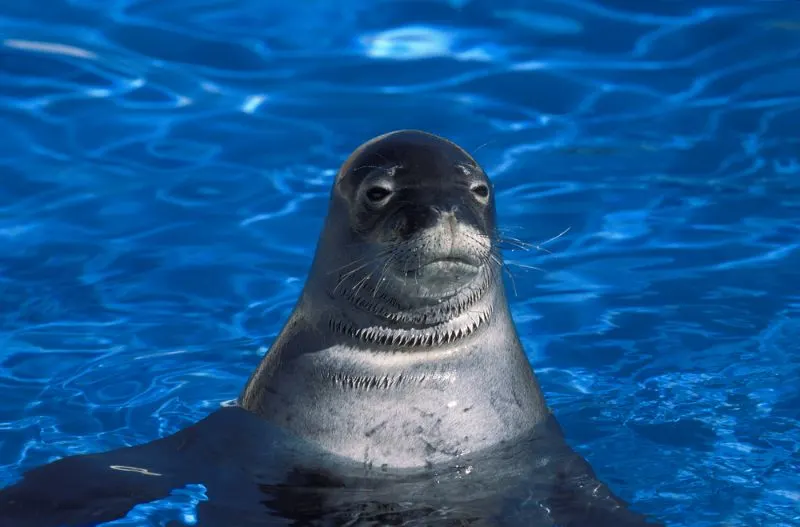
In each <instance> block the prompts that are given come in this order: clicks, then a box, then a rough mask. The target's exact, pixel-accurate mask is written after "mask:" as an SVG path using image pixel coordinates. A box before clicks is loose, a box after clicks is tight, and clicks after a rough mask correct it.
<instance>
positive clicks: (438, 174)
mask: <svg viewBox="0 0 800 527" xmlns="http://www.w3.org/2000/svg"><path fill="white" fill-rule="evenodd" d="M501 266H502V259H501V257H500V254H499V251H498V248H497V233H496V225H495V202H494V196H493V191H492V187H491V185H490V183H489V181H488V179H487V177H486V174H485V173H484V172H483V170H482V169H481V168H480V166H479V165H478V164H477V163H476V162H475V161H474V160H473V159H472V157H470V156H469V154H467V153H466V152H465V151H464V150H462V149H461V148H460V147H458V146H457V145H455V144H453V143H452V142H450V141H447V140H445V139H443V138H440V137H437V136H434V135H431V134H428V133H424V132H419V131H398V132H393V133H390V134H386V135H383V136H380V137H377V138H375V139H373V140H371V141H369V142H367V143H365V144H364V145H362V146H361V147H359V148H358V149H357V150H356V151H355V152H354V153H353V154H352V155H351V156H350V157H349V158H348V160H347V161H346V162H345V163H344V165H343V166H342V168H341V170H340V172H339V174H338V175H337V177H336V181H335V184H334V186H333V191H332V194H331V198H330V209H329V212H328V216H327V219H326V222H325V225H324V228H323V231H322V235H321V237H320V240H319V243H318V246H317V251H316V254H315V257H314V262H313V264H312V268H311V271H310V273H309V277H308V279H307V282H306V284H305V287H304V289H303V291H302V293H301V296H300V298H299V300H298V302H297V304H296V307H295V309H294V310H293V312H292V314H291V316H290V318H289V320H288V322H287V323H286V325H285V326H284V328H283V330H282V331H281V333H280V334H279V336H278V337H277V339H276V340H275V342H274V343H273V345H272V347H271V348H270V350H269V352H268V353H267V354H266V356H265V357H264V359H263V360H262V361H261V363H260V364H259V366H258V367H257V369H256V370H255V371H254V373H253V374H252V376H251V377H250V379H249V380H248V382H247V384H246V386H245V388H244V390H243V392H242V394H241V395H240V397H239V401H238V406H235V407H226V408H222V409H220V410H217V411H215V412H213V413H212V414H211V415H209V416H208V417H206V418H205V419H203V420H201V421H200V422H198V423H196V424H194V425H192V426H190V427H188V428H185V429H183V430H181V431H179V432H177V433H175V434H173V435H171V436H167V437H165V438H162V439H158V440H156V441H153V442H151V443H147V444H144V445H139V446H134V447H128V448H121V449H118V450H113V451H110V452H104V453H98V454H88V455H81V456H72V457H68V458H65V459H61V460H59V461H56V462H54V463H51V464H48V465H44V466H42V467H38V468H35V469H33V470H31V471H29V472H28V473H26V474H25V476H24V478H23V479H22V480H21V481H20V482H18V483H16V484H15V485H12V486H10V487H8V488H6V489H3V490H2V491H0V526H2V527H5V526H6V525H9V526H10V525H13V526H14V527H33V526H37V527H39V526H41V527H45V526H54V525H87V524H90V522H100V521H110V520H113V519H116V518H120V517H123V516H124V515H125V514H126V513H127V512H128V511H129V510H130V509H131V508H132V507H133V506H134V505H136V504H138V503H143V502H148V501H153V500H157V499H159V498H162V497H165V496H167V495H169V494H170V493H171V492H173V491H175V490H176V489H179V488H181V487H184V486H186V485H189V484H194V485H202V487H203V492H204V493H205V494H206V497H205V500H200V501H201V503H200V505H199V506H198V512H197V520H198V525H202V526H226V527H227V526H229V525H238V526H249V525H253V526H255V525H285V524H287V521H294V522H296V523H292V524H303V525H345V524H346V525H385V524H392V525H395V524H404V525H424V526H430V525H473V526H488V525H492V526H496V525H507V526H510V527H515V526H537V527H542V526H552V525H559V526H581V527H601V526H614V527H623V526H630V527H633V526H638V527H641V526H646V525H647V526H650V525H656V524H652V523H648V522H647V521H646V519H645V518H644V517H642V516H641V515H639V514H637V513H635V512H633V511H631V510H629V509H628V508H627V507H626V506H625V504H624V502H623V501H622V500H620V499H619V498H617V497H616V496H615V495H614V494H613V493H612V492H611V491H610V490H609V489H608V487H607V486H606V485H604V484H603V483H601V482H600V481H598V480H597V479H596V478H595V475H594V473H593V471H592V469H591V467H590V466H589V464H588V463H587V462H586V461H585V460H583V458H581V457H580V456H579V455H578V454H577V453H575V452H574V451H573V450H572V449H571V448H570V447H569V446H568V445H567V443H566V442H565V440H564V438H563V434H562V432H561V429H560V427H559V426H558V423H557V421H556V419H555V418H554V416H553V415H552V414H551V412H550V410H549V409H548V408H547V406H546V404H545V401H544V397H543V395H542V392H541V389H540V388H539V385H538V382H537V381H536V378H535V376H534V374H533V370H532V368H531V366H530V364H529V363H528V361H527V359H526V358H525V354H524V352H523V349H522V346H521V343H520V340H519V337H518V335H517V332H516V328H515V326H514V323H513V321H512V319H511V316H510V313H509V309H508V305H507V301H506V297H505V292H504V291H505V290H504V287H503V284H502V276H501Z"/></svg>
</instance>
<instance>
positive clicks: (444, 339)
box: [328, 270, 493, 351]
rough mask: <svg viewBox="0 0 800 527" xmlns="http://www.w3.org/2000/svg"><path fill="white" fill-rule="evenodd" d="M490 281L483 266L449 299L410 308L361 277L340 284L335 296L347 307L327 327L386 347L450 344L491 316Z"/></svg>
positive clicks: (479, 327) (471, 333)
mask: <svg viewBox="0 0 800 527" xmlns="http://www.w3.org/2000/svg"><path fill="white" fill-rule="evenodd" d="M491 283H492V276H491V272H488V270H485V271H484V272H482V273H481V276H480V277H479V278H477V279H476V280H475V283H474V284H471V285H469V286H466V287H464V288H462V289H461V290H460V291H458V292H457V293H455V294H453V295H452V296H450V297H448V298H442V299H437V300H435V301H433V302H432V303H430V304H426V305H422V306H417V307H410V306H404V305H403V304H401V303H400V302H399V301H398V300H397V299H396V298H394V297H393V296H392V295H390V294H388V293H387V292H385V291H381V290H380V289H379V284H380V282H379V284H378V285H377V286H376V285H373V284H372V283H366V282H365V281H362V282H361V283H360V284H359V285H357V286H356V287H345V288H339V293H338V296H340V297H341V298H343V299H345V300H346V301H347V302H348V303H349V305H350V306H351V309H350V310H348V311H349V313H348V312H344V313H339V314H337V315H336V316H331V317H330V318H329V319H328V327H329V329H331V330H332V331H334V332H336V333H338V334H341V335H344V336H346V337H348V338H350V339H353V340H355V341H357V342H358V343H360V344H369V345H371V346H373V347H378V348H380V347H386V348H388V349H389V350H395V349H397V348H404V349H405V350H406V351H409V350H411V351H413V350H414V349H415V348H422V349H427V348H430V347H433V346H442V345H447V344H453V343H456V342H459V341H462V340H464V339H466V338H468V337H470V336H472V335H474V334H475V333H476V332H478V331H479V330H480V329H481V328H482V327H484V326H485V325H486V324H487V323H488V322H489V320H490V319H491V317H492V312H493V309H492V302H491V301H487V298H486V296H487V293H488V292H489V291H490V290H491V287H490V286H491ZM339 284H340V285H341V282H339ZM332 294H334V293H332ZM357 320H361V321H363V322H362V323H358V322H356V321H357Z"/></svg>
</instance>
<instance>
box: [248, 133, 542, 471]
mask: <svg viewBox="0 0 800 527" xmlns="http://www.w3.org/2000/svg"><path fill="white" fill-rule="evenodd" d="M329 207H330V208H329V211H328V214H327V217H326V220H325V224H324V227H323V230H322V234H321V237H320V239H319V242H318V245H317V251H316V254H315V257H314V261H313V263H312V266H311V271H310V273H309V276H308V279H307V281H306V283H305V287H304V289H303V292H302V294H301V296H300V299H299V301H298V303H297V305H296V307H295V309H294V311H293V313H292V314H291V316H290V317H289V320H288V322H287V324H286V326H285V327H284V328H283V331H282V332H281V333H280V334H279V336H278V337H277V340H276V341H275V342H274V344H273V346H272V348H271V349H270V350H269V353H267V355H266V356H265V358H264V360H263V361H262V363H261V364H260V366H259V367H258V368H257V370H256V371H255V373H254V374H253V375H252V377H251V378H250V380H249V382H248V383H247V385H246V387H245V390H244V393H243V394H242V396H241V399H240V404H241V406H242V407H243V408H246V409H248V410H250V411H252V412H255V413H257V414H259V415H261V416H263V417H265V418H267V419H269V420H271V421H273V422H275V423H277V424H279V425H280V426H281V427H284V428H286V429H288V430H291V431H292V432H294V433H295V434H297V435H299V436H302V437H304V438H306V439H308V440H311V441H313V442H315V443H317V444H318V445H319V446H320V447H322V448H323V449H325V450H328V451H330V452H333V453H335V454H337V455H340V456H343V457H347V458H351V459H356V460H359V461H362V462H364V463H365V464H367V465H374V466H384V465H386V466H392V467H419V466H429V465H432V464H437V463H442V462H448V461H452V460H454V459H457V458H458V457H459V456H462V455H463V454H465V453H468V452H475V451H478V450H481V449H485V448H488V447H491V446H492V445H496V444H498V443H502V442H504V441H513V440H514V439H515V438H516V437H518V436H520V435H522V434H524V433H526V432H527V431H529V430H530V429H531V427H532V426H533V425H535V424H536V423H538V422H541V421H542V420H543V419H544V418H545V417H547V416H548V414H549V411H548V409H547V407H546V405H545V403H544V397H543V396H542V392H541V389H540V388H539V385H538V383H537V382H536V379H535V377H534V375H533V372H532V370H531V367H530V365H529V363H528V361H527V359H526V357H525V354H524V351H523V349H522V345H521V344H520V340H519V338H518V336H517V332H516V329H515V326H514V323H513V322H512V319H511V315H510V312H509V309H508V303H507V300H506V297H505V292H504V287H503V282H502V260H501V257H500V254H499V251H498V248H497V243H496V240H497V232H496V220H495V218H496V213H495V200H494V196H493V190H492V187H491V184H490V182H489V180H488V178H487V177H486V174H485V173H484V171H483V170H482V169H481V167H480V166H479V165H478V163H477V162H476V161H475V160H474V159H473V158H472V157H471V156H470V155H469V154H468V153H467V152H465V151H464V150H462V149H461V148H460V147H459V146H457V145H455V144H454V143H452V142H450V141H447V140H445V139H443V138H440V137H438V136H434V135H431V134H428V133H424V132H419V131H398V132H393V133H389V134H386V135H382V136H379V137H376V138H375V139H373V140H371V141H369V142H367V143H366V144H364V145H362V146H361V147H359V148H358V149H357V150H356V151H355V152H354V153H353V154H352V155H351V156H350V157H349V158H348V159H347V161H346V162H345V163H344V165H343V166H342V168H341V170H340V171H339V174H338V176H337V178H336V181H335V184H334V188H333V192H332V195H331V200H330V206H329Z"/></svg>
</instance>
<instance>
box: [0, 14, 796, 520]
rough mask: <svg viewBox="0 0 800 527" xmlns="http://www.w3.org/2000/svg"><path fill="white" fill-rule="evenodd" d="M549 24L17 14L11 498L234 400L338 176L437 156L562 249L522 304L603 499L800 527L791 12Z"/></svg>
mask: <svg viewBox="0 0 800 527" xmlns="http://www.w3.org/2000/svg"><path fill="white" fill-rule="evenodd" d="M527 4H530V5H535V6H536V7H535V8H533V7H527V6H526V3H525V2H522V1H517V2H512V1H507V2H498V1H494V0H492V1H491V2H490V1H488V0H486V1H469V0H460V1H457V0H451V1H450V2H444V1H441V2H436V1H407V2H391V1H382V2H378V1H361V0H348V2H346V3H345V2H342V1H339V0H316V1H313V2H311V1H308V2H299V3H298V2H265V1H263V0H262V1H256V0H250V1H246V0H240V1H237V2H221V1H217V2H214V1H210V0H206V1H200V0H181V1H175V2H155V1H139V2H135V1H128V2H126V1H119V0H116V1H112V0H103V1H100V0H72V1H56V0H48V1H46V2H44V1H42V2H36V3H33V2H31V3H24V2H11V1H10V0H6V1H4V2H2V3H0V29H1V30H2V31H1V32H0V36H1V37H2V47H0V127H2V130H3V140H2V141H0V167H1V168H0V170H2V174H3V176H2V178H0V242H1V243H2V251H3V252H2V259H0V281H1V282H2V286H1V287H2V295H1V296H0V305H1V306H2V307H1V308H0V339H2V340H1V341H0V342H2V344H0V345H1V346H2V347H1V348H0V393H2V398H0V429H1V430H2V433H0V486H3V485H6V484H8V483H10V482H12V481H14V480H16V479H17V478H18V477H19V476H20V474H21V473H22V472H23V471H24V470H26V469H29V468H31V467H33V466H36V465H40V464H43V463H46V462H48V461H51V460H55V459H56V458H59V457H62V456H66V455H71V454H80V453H86V452H93V451H98V450H108V449H112V448H117V447H120V446H123V445H132V444H137V443H143V442H147V441H150V440H153V439H155V438H157V437H161V436H165V435H168V434H171V433H173V432H175V431H177V430H179V429H180V428H183V427H185V426H187V425H189V424H190V423H192V422H194V421H197V420H198V419H200V418H202V417H203V416H205V415H207V414H209V413H210V412H212V411H213V410H214V409H216V408H218V407H219V406H220V405H221V404H223V403H224V402H226V401H230V400H232V399H234V398H235V397H236V396H237V394H238V393H239V390H240V389H241V387H242V385H243V384H244V382H245V380H246V377H247V376H248V374H249V373H250V371H251V370H252V369H253V367H254V366H255V365H256V364H257V362H258V360H259V358H260V357H261V355H262V354H263V353H264V352H265V351H266V349H267V347H268V346H269V343H270V341H271V339H272V338H273V337H274V336H275V334H276V332H277V331H278V330H279V328H280V327H281V325H282V323H283V321H284V320H285V319H286V317H287V315H288V313H289V310H290V309H291V307H292V305H293V303H294V302H295V300H296V298H297V295H298V292H299V290H300V288H301V286H302V283H303V280H304V277H305V274H306V272H307V270H308V267H309V264H310V257H311V255H312V252H313V248H314V245H315V243H316V237H317V234H318V232H319V229H320V227H321V222H322V218H323V214H324V213H325V210H326V206H327V197H328V192H329V189H330V184H331V182H332V176H333V173H334V171H335V170H336V169H337V167H338V165H339V164H340V163H341V162H342V161H343V159H344V158H345V157H346V156H347V154H348V153H349V151H350V150H352V149H353V148H355V147H356V146H357V145H358V144H359V143H360V142H362V141H364V140H366V139H368V138H370V137H372V136H374V135H377V134H380V133H383V132H386V131H389V130H392V129H398V128H421V129H425V130H428V131H431V132H434V133H438V134H442V135H445V136H447V137H449V138H451V139H453V140H455V141H456V142H458V143H459V144H461V145H462V146H464V147H465V148H467V149H468V150H470V151H471V152H474V153H475V156H476V158H477V159H478V160H479V162H480V163H482V164H483V165H484V166H485V168H486V169H487V171H488V172H489V173H490V175H491V177H492V178H493V179H494V181H495V183H496V187H497V193H498V194H497V195H498V208H499V211H500V218H499V219H500V222H501V224H502V225H503V226H504V227H505V228H506V230H507V231H509V232H511V233H512V234H513V235H514V236H516V237H518V238H521V239H523V240H526V241H528V242H531V243H537V242H543V241H545V240H547V239H549V238H551V237H553V236H555V235H557V234H559V233H560V232H562V231H564V230H565V229H567V228H569V231H568V232H567V234H566V235H564V236H563V237H561V238H559V239H558V240H556V241H554V242H552V243H550V244H547V245H546V248H547V249H549V250H550V251H552V254H547V253H546V252H544V251H528V252H508V253H507V254H506V258H507V259H508V260H509V261H510V262H512V265H511V270H512V272H513V280H510V279H509V286H510V288H511V289H513V290H515V291H514V292H515V293H516V294H515V296H513V298H512V309H513V313H514V316H515V319H516V321H517V324H518V327H519V330H520V332H521V335H522V337H523V339H524V342H525V345H526V347H527V350H528V353H529V356H530V359H531V361H532V363H533V365H534V367H535V368H536V371H537V373H538V376H539V378H540V381H541V383H542V385H543V388H544V389H545V391H546V394H547V396H548V400H549V403H550V405H551V406H552V407H553V408H554V409H555V412H556V414H557V415H558V416H559V419H560V420H561V422H562V424H563V426H564V428H565V432H566V434H567V437H568V438H569V440H570V443H571V444H572V445H573V446H574V447H575V448H576V449H577V450H578V451H580V452H581V453H582V454H583V455H584V456H585V457H586V458H587V459H588V460H589V461H590V462H591V463H592V465H593V466H594V468H595V470H596V472H597V473H598V475H599V476H600V477H601V478H602V479H604V480H605V481H607V482H609V484H610V485H611V486H612V487H613V488H614V490H615V491H616V492H617V493H618V494H620V495H621V496H622V497H624V498H625V499H626V500H628V501H630V502H632V503H633V506H634V507H635V508H636V509H637V510H640V511H642V512H645V513H648V514H652V515H655V516H657V517H659V518H661V519H663V520H665V521H667V522H669V524H670V525H686V526H692V527H700V526H712V525H714V526H719V525H724V526H728V527H732V526H753V525H769V526H775V527H786V526H790V525H798V524H800V492H799V491H798V489H800V475H798V474H800V431H799V430H798V419H799V418H800V344H798V343H799V342H800V272H799V271H798V269H800V266H799V265H798V264H800V223H798V220H797V219H798V218H799V217H800V134H798V128H797V123H798V122H800V67H798V64H800V3H798V2H796V1H795V0H786V1H756V0H751V1H733V0H730V1H728V2H724V1H721V0H706V1H704V2H689V1H686V2H683V1H670V2H666V1H658V2H646V3H645V2H633V1H630V0H605V1H604V2H602V3H601V2H594V3H593V2H589V1H584V0H564V1H558V2H537V3H535V4H534V3H533V2H529V3H527ZM645 6H646V7H645ZM645 9H647V10H646V11H645ZM526 266H535V267H537V268H539V269H541V270H534V269H529V268H528V267H526ZM199 499H202V489H200V490H198V489H184V490H182V491H180V492H178V493H176V494H175V495H174V496H173V497H172V498H170V499H169V500H165V501H162V502H158V503H154V504H149V505H143V506H140V507H138V508H137V509H136V510H134V511H132V512H131V515H130V516H129V519H128V520H126V521H127V523H126V525H134V524H136V522H139V521H144V520H142V518H145V517H147V515H148V514H150V515H151V517H159V518H160V517H162V516H163V517H167V516H170V515H173V517H174V515H184V516H186V517H187V518H189V519H190V518H191V514H192V513H191V510H192V507H193V504H196V502H197V500H199ZM170 511H171V512H170ZM153 515H155V516H153Z"/></svg>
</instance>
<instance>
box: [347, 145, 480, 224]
mask: <svg viewBox="0 0 800 527" xmlns="http://www.w3.org/2000/svg"><path fill="white" fill-rule="evenodd" d="M335 192H336V193H337V194H338V196H339V197H340V198H342V199H344V200H346V201H347V202H348V203H349V204H350V211H351V224H352V226H353V230H354V232H356V233H358V234H361V235H362V236H364V237H368V236H369V235H370V234H377V233H376V231H381V234H382V236H381V237H382V238H385V237H386V236H389V235H393V236H394V237H397V238H401V239H405V238H408V237H410V236H412V235H413V234H414V233H416V232H419V231H420V230H421V229H425V228H427V227H430V226H432V225H433V224H434V223H435V222H436V221H438V220H439V217H440V215H441V214H442V213H448V212H453V213H454V214H455V218H456V219H457V220H458V221H460V222H465V223H469V224H471V225H473V226H474V227H476V228H478V229H479V230H480V231H482V232H485V233H487V234H489V233H491V232H492V231H493V230H494V227H495V210H494V199H493V195H492V192H491V183H490V182H489V180H488V178H487V177H486V174H485V173H484V171H483V169H482V168H481V167H480V165H478V163H477V162H476V161H475V160H474V159H473V158H472V156H470V155H469V154H468V153H467V152H465V151H464V150H463V149H462V148H461V147H459V146H458V145H456V144H455V143H452V142H451V141H448V140H446V139H444V138H442V137H438V136H436V135H433V134H429V133H426V132H420V131H415V130H402V131H398V132H392V133H389V134H386V135H383V136H379V137H377V138H375V139H373V140H371V141H368V142H367V143H364V144H363V145H361V146H360V147H359V148H358V149H356V150H355V152H353V154H352V155H351V156H350V158H348V160H347V161H346V162H345V163H344V165H343V166H342V168H341V170H340V172H339V175H338V176H337V180H336V186H335Z"/></svg>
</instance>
